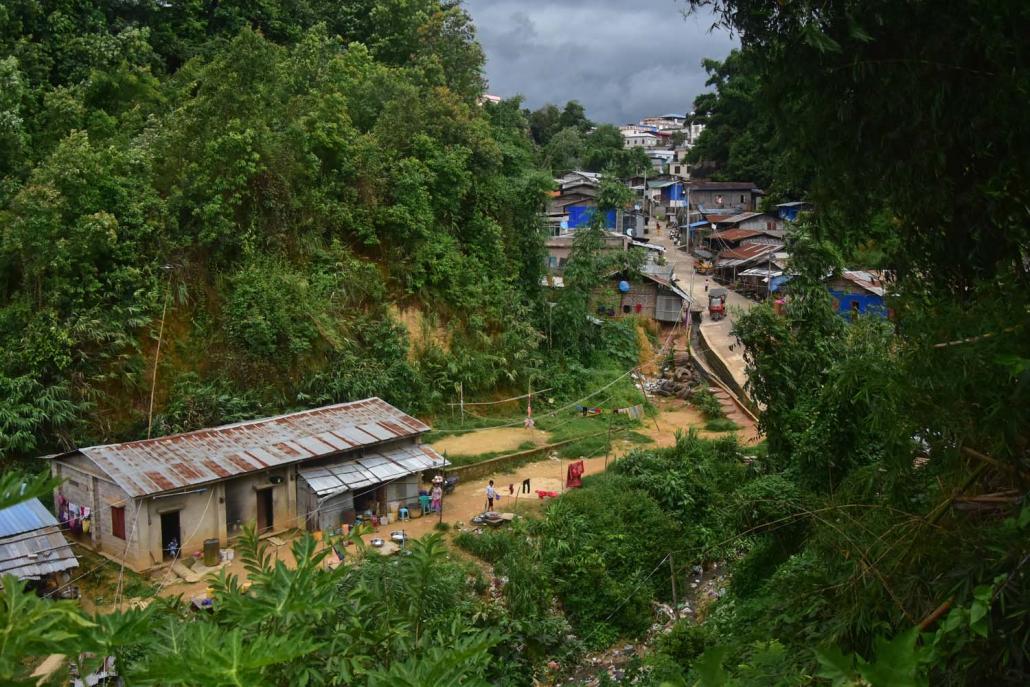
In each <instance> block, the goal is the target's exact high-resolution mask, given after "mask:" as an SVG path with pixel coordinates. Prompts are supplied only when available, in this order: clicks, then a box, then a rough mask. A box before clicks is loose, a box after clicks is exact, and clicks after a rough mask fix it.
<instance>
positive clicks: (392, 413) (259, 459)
mask: <svg viewBox="0 0 1030 687" xmlns="http://www.w3.org/2000/svg"><path fill="white" fill-rule="evenodd" d="M428 431H429V427H428V426H427V425H425V424H423V423H422V422H420V421H418V420H416V419H415V418H413V417H411V416H409V415H406V414H405V413H403V412H401V411H400V410H398V409H397V408H394V407H393V406H391V405H389V404H388V403H386V402H385V401H382V400H380V399H378V398H371V399H366V400H363V401H355V402H352V403H341V404H338V405H334V406H327V407H325V408H316V409H313V410H306V411H302V412H299V413H291V414H289V415H282V416H279V417H272V418H265V419H261V420H252V421H248V422H240V423H236V424H231V425H225V426H222V427H216V428H213V429H204V430H199V431H195V432H188V433H185V434H175V435H172V436H166V437H159V438H156V439H147V440H143V441H132V442H127V443H124V444H111V445H107V446H93V447H89V448H81V449H77V450H75V451H70V452H68V453H64V454H61V455H58V456H54V457H52V459H51V460H52V462H51V469H52V472H53V474H54V475H55V476H57V477H60V478H62V479H63V480H64V482H63V484H62V485H61V486H60V487H58V489H57V494H56V497H55V501H56V502H57V503H62V504H64V505H65V506H67V508H68V510H69V512H75V511H76V510H77V511H78V512H80V513H81V512H82V509H83V508H89V509H90V511H91V514H92V520H93V523H92V527H91V528H90V531H89V532H88V533H87V532H82V533H81V534H80V535H79V537H80V539H81V541H82V543H83V544H86V545H89V546H91V547H92V548H94V549H95V550H97V551H100V552H102V553H105V554H108V555H110V556H112V557H114V558H116V559H119V560H124V561H125V563H126V564H127V565H129V566H130V567H132V568H133V569H136V570H145V569H147V568H150V567H153V566H155V565H159V564H160V563H162V561H163V560H165V559H166V558H168V557H170V556H169V544H170V543H171V542H172V540H173V539H174V540H175V541H176V543H177V544H178V545H179V546H180V547H181V548H182V550H183V551H186V552H193V551H197V550H200V549H201V547H202V545H203V543H204V541H205V540H207V539H217V540H218V542H219V544H220V545H222V546H224V545H226V544H227V543H228V541H229V538H230V537H232V536H235V535H236V534H238V533H239V532H240V531H241V529H242V526H243V525H244V524H245V523H255V524H256V526H257V528H258V530H259V531H262V532H274V531H282V530H286V529H289V528H293V527H303V526H308V527H310V528H312V529H323V528H326V527H338V526H339V525H340V522H341V521H347V520H348V519H350V520H351V521H353V518H354V516H355V514H356V512H358V511H359V509H360V511H361V512H364V511H366V510H371V511H375V512H378V513H385V512H387V511H389V510H392V509H394V508H396V506H397V505H399V504H401V503H405V502H408V501H410V500H413V499H414V498H416V497H417V493H418V475H419V473H420V472H422V471H423V470H427V469H432V468H438V467H443V466H444V465H446V461H445V460H444V459H443V458H442V457H441V456H440V455H439V454H437V453H436V452H435V451H433V450H432V449H431V448H429V447H428V446H422V445H420V443H419V440H420V437H421V436H422V435H423V434H425V433H426V432H428ZM320 469H324V470H327V471H330V472H334V471H335V472H343V471H346V470H352V471H353V472H355V473H356V474H358V475H360V479H355V480H352V481H344V480H338V481H335V482H333V484H332V485H330V486H327V483H326V482H325V481H321V478H322V477H323V475H322V474H321V473H319V472H311V471H312V470H320ZM323 506H326V508H325V509H323Z"/></svg>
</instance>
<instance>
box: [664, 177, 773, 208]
mask: <svg viewBox="0 0 1030 687" xmlns="http://www.w3.org/2000/svg"><path fill="white" fill-rule="evenodd" d="M683 187H684V192H687V191H689V196H690V208H691V209H698V210H700V211H701V212H706V211H711V210H723V211H726V212H727V214H729V215H733V214H739V213H742V212H754V210H755V209H756V206H757V204H758V198H759V197H760V196H761V195H762V190H761V189H759V188H758V187H756V186H755V185H754V184H753V183H751V182H750V181H690V182H687V183H685V184H684V185H683Z"/></svg>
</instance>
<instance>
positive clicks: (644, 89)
mask: <svg viewBox="0 0 1030 687" xmlns="http://www.w3.org/2000/svg"><path fill="white" fill-rule="evenodd" d="M465 7H466V9H467V10H468V12H469V13H470V14H471V15H472V18H473V19H474V20H475V23H476V30H477V32H478V36H479V41H480V42H481V43H482V44H483V48H484V50H485V51H486V56H487V63H486V74H487V78H488V79H489V81H490V88H489V92H490V93H492V94H494V95H499V96H503V97H510V96H513V95H517V94H522V95H523V96H525V98H526V104H527V105H528V106H529V107H532V108H536V107H539V106H541V105H543V104H545V103H549V102H551V103H555V104H558V105H562V104H564V103H565V102H566V101H568V100H578V101H580V102H581V103H583V105H584V106H585V107H586V109H587V115H588V116H589V117H590V118H591V119H594V120H596V121H601V122H611V123H614V124H620V123H626V122H633V121H637V120H638V119H640V118H641V117H645V116H647V115H652V114H665V113H667V112H689V111H690V109H691V106H692V104H693V102H694V96H696V95H697V94H698V93H701V92H703V91H704V90H705V85H704V84H705V79H706V75H705V71H704V69H702V67H701V60H702V59H703V58H705V57H712V58H716V59H722V58H723V57H725V56H726V55H727V54H728V53H729V51H730V50H731V49H732V48H734V47H736V45H737V41H736V39H735V38H733V37H731V36H730V35H729V34H728V33H726V32H724V31H721V30H720V31H710V30H709V29H710V27H711V25H712V17H711V15H707V14H703V15H697V16H690V17H687V18H686V19H684V17H683V16H682V14H681V13H680V10H681V9H683V7H684V5H683V3H680V2H675V0H556V1H548V0H465Z"/></svg>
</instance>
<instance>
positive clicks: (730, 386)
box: [691, 327, 758, 415]
mask: <svg viewBox="0 0 1030 687" xmlns="http://www.w3.org/2000/svg"><path fill="white" fill-rule="evenodd" d="M693 331H694V333H695V334H696V336H695V337H694V344H695V345H694V346H693V347H692V348H691V352H692V353H693V354H695V355H697V356H698V357H699V358H700V359H701V362H702V363H703V364H704V367H705V368H707V371H710V372H711V373H712V374H714V375H715V376H716V377H717V378H718V380H719V381H720V382H722V385H723V386H724V387H726V389H727V390H728V391H729V392H730V393H731V394H733V396H735V397H736V399H737V402H738V403H740V404H741V405H742V406H744V407H745V408H746V409H747V410H748V411H749V412H750V413H751V414H752V415H754V414H756V413H757V412H758V406H757V405H756V404H755V402H754V401H753V400H752V399H751V397H750V396H748V395H747V392H745V391H744V389H743V388H742V387H741V386H740V384H739V383H738V382H737V380H736V379H735V378H734V377H733V373H731V372H730V368H729V367H728V366H727V365H726V361H724V360H723V359H722V357H720V356H719V354H718V353H716V352H715V351H713V350H712V347H711V346H709V345H708V341H707V339H705V334H704V330H703V329H701V327H695V328H694V329H693Z"/></svg>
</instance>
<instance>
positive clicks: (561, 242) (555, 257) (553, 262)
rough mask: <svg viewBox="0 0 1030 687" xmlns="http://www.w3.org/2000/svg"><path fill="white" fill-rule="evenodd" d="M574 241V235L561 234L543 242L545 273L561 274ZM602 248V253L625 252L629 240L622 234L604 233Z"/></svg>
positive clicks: (570, 254) (627, 248)
mask: <svg viewBox="0 0 1030 687" xmlns="http://www.w3.org/2000/svg"><path fill="white" fill-rule="evenodd" d="M575 241H576V236H575V235H574V234H563V235H562V236H552V237H551V238H549V239H547V240H546V241H545V242H544V246H545V247H546V248H547V271H548V273H550V274H561V273H562V272H564V271H565V265H566V263H568V261H569V258H570V257H571V256H572V246H573V244H574V243H575ZM603 241H604V247H603V248H601V251H602V252H605V253H609V252H623V253H624V252H626V251H627V250H629V246H630V242H631V239H630V237H629V236H625V235H624V234H616V233H614V232H610V231H608V232H605V234H604V239H603Z"/></svg>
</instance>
